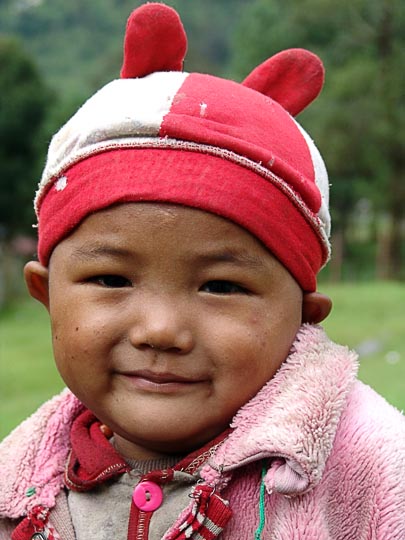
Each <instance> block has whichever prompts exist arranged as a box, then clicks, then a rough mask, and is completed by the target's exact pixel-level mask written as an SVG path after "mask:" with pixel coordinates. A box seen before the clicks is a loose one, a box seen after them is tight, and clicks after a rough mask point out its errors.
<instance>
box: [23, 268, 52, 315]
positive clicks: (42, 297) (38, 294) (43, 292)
mask: <svg viewBox="0 0 405 540" xmlns="http://www.w3.org/2000/svg"><path fill="white" fill-rule="evenodd" d="M24 277H25V283H26V284H27V287H28V290H29V293H30V295H31V296H32V297H33V298H35V299H36V300H38V301H39V302H41V304H43V305H44V306H45V307H46V309H49V271H48V268H46V267H45V266H43V265H42V264H41V263H40V262H38V261H30V262H28V263H27V264H26V265H25V267H24Z"/></svg>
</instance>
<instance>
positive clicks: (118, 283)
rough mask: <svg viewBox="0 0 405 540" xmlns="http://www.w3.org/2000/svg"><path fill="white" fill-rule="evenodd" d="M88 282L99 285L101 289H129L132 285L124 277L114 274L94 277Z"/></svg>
mask: <svg viewBox="0 0 405 540" xmlns="http://www.w3.org/2000/svg"><path fill="white" fill-rule="evenodd" d="M89 281H91V282H92V283H96V284H98V285H101V286H102V287H108V288H110V289H119V288H121V287H131V286H132V283H131V282H130V281H129V279H127V278H126V277H124V276H119V275H115V274H106V275H102V276H95V277H93V278H91V279H90V280H89Z"/></svg>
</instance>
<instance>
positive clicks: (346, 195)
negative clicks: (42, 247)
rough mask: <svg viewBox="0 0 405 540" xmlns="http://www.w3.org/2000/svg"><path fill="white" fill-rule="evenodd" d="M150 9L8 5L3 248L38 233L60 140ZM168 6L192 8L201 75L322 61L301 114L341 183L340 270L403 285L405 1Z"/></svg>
mask: <svg viewBox="0 0 405 540" xmlns="http://www.w3.org/2000/svg"><path fill="white" fill-rule="evenodd" d="M142 3H143V2H141V1H135V2H134V1H130V0H98V1H97V2H91V1H90V0H69V2H65V1H64V0H0V142H1V145H0V242H1V237H3V238H7V239H9V238H11V237H14V236H15V235H16V234H17V233H24V234H29V233H30V231H31V224H32V223H34V221H35V219H34V216H33V213H32V210H31V199H32V195H33V192H34V191H35V187H36V183H37V181H38V178H39V175H40V170H41V167H42V165H43V162H44V159H45V152H46V147H47V145H48V143H49V139H50V137H51V134H52V133H53V132H54V131H55V130H56V129H57V128H58V127H59V126H60V124H61V123H62V122H63V121H65V120H66V119H67V118H68V117H69V116H70V115H71V114H72V113H73V111H74V110H75V109H77V107H78V106H79V105H80V104H81V103H82V102H83V101H84V100H85V99H86V98H87V97H89V96H90V95H91V94H92V93H93V92H94V91H95V90H96V89H98V88H100V87H101V86H102V85H103V84H105V83H106V82H108V81H110V80H112V79H113V78H116V77H117V76H118V73H119V69H120V65H121V59H122V40H123V35H124V30H125V24H124V23H125V19H126V17H127V16H128V15H129V13H130V12H131V10H132V9H134V8H135V7H137V6H138V5H140V4H142ZM166 3H167V4H169V5H172V6H173V7H175V8H176V9H177V10H178V11H179V12H180V14H181V17H182V20H183V22H184V25H185V27H186V30H187V33H188V36H189V51H188V55H187V60H186V65H185V69H186V70H187V71H193V70H198V71H203V72H204V71H206V72H209V73H213V74H218V75H222V76H227V77H231V78H235V79H236V80H241V79H242V78H244V77H245V76H246V74H247V73H248V72H249V71H250V70H251V69H253V68H254V67H255V66H256V65H257V64H259V63H260V62H262V61H263V60H265V59H266V58H267V57H269V56H271V55H272V54H274V53H275V52H277V51H279V50H281V49H284V48H290V47H304V48H308V49H310V50H312V51H314V52H315V53H317V54H319V55H320V57H321V58H322V60H323V61H324V63H325V67H326V72H327V79H326V84H325V88H324V91H323V93H322V94H321V96H320V97H319V98H318V100H317V101H316V102H315V103H314V104H312V105H311V106H310V107H309V109H308V111H305V112H304V113H303V114H302V115H300V118H299V121H300V122H301V123H302V124H303V125H304V126H305V127H306V128H307V129H308V131H309V132H310V133H311V135H312V136H313V137H314V139H315V141H316V142H317V145H318V146H319V148H320V150H321V153H322V154H323V156H324V158H325V161H326V163H327V166H328V170H329V175H330V181H331V184H332V188H331V209H332V214H333V231H334V232H333V249H334V258H333V260H332V264H331V265H330V267H329V270H328V272H329V276H330V277H332V278H334V279H340V278H342V277H347V278H370V277H383V278H395V279H403V278H404V275H405V272H404V265H403V259H404V255H405V254H404V252H405V246H404V226H405V225H404V222H405V217H404V208H405V179H404V169H405V163H404V162H405V152H404V148H403V140H404V136H405V125H404V124H405V108H404V101H405V99H404V88H405V86H404V75H403V73H404V69H403V66H404V65H405V3H404V2H402V0H340V2H332V0H271V1H270V0H252V1H249V2H246V1H244V0H221V1H217V0H205V1H204V2H190V0H167V1H166ZM31 234H32V233H31ZM4 245H5V242H3V246H4Z"/></svg>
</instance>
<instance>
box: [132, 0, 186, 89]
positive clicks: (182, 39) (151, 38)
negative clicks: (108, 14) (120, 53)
mask: <svg viewBox="0 0 405 540" xmlns="http://www.w3.org/2000/svg"><path fill="white" fill-rule="evenodd" d="M186 51H187V36H186V33H185V31H184V28H183V25H182V22H181V20H180V17H179V16H178V14H177V13H176V11H174V9H172V8H170V7H168V6H166V5H164V4H158V3H150V4H145V5H143V6H141V7H140V8H138V9H135V10H134V11H133V12H132V13H131V15H130V17H129V19H128V22H127V28H126V33H125V41H124V62H123V65H122V69H121V78H123V79H133V78H136V77H144V76H145V75H149V74H150V73H154V72H155V71H181V70H182V67H183V61H184V57H185V55H186Z"/></svg>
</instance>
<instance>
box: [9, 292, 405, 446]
mask: <svg viewBox="0 0 405 540" xmlns="http://www.w3.org/2000/svg"><path fill="white" fill-rule="evenodd" d="M320 290H321V291H322V292H325V293H327V294H329V295H330V296H331V297H332V298H333V300H334V309H333V311H332V314H331V315H330V316H329V318H328V319H327V320H326V321H325V324H324V326H325V328H326V329H327V331H328V333H329V335H330V336H331V338H332V339H334V340H335V341H337V342H340V343H344V344H347V345H349V346H350V347H352V348H356V349H357V350H358V351H360V353H361V364H360V378H361V379H362V380H363V381H365V382H366V383H367V384H370V385H371V386H373V387H374V388H375V389H376V390H377V391H378V392H380V393H381V394H382V395H383V396H384V397H386V399H387V400H388V401H389V402H391V403H392V404H393V405H395V406H396V407H398V408H399V409H401V410H404V409H405V286H404V285H403V284H398V283H376V282H371V283H356V284H338V285H329V284H328V285H323V286H321V287H320ZM61 388H63V383H62V381H61V379H60V378H59V375H58V373H57V371H56V369H55V367H54V364H53V360H52V352H51V345H50V331H49V323H48V315H47V312H46V311H45V309H44V308H43V307H42V306H41V305H40V304H38V303H37V302H35V301H33V300H30V299H27V300H25V301H21V302H20V303H18V304H16V305H15V306H14V307H12V308H9V309H7V310H6V311H4V312H2V313H0V396H1V400H0V439H2V438H3V437H4V436H5V435H6V434H7V433H8V432H9V431H10V430H11V429H12V428H13V427H15V426H16V425H17V424H18V423H19V422H20V421H21V420H22V419H24V418H25V417H26V416H27V415H29V414H30V413H32V412H33V411H34V410H35V409H36V408H37V407H38V406H39V405H40V404H41V403H42V402H43V401H44V400H45V399H47V398H49V397H51V396H52V395H53V394H54V393H55V392H57V391H59V390H60V389H61Z"/></svg>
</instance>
